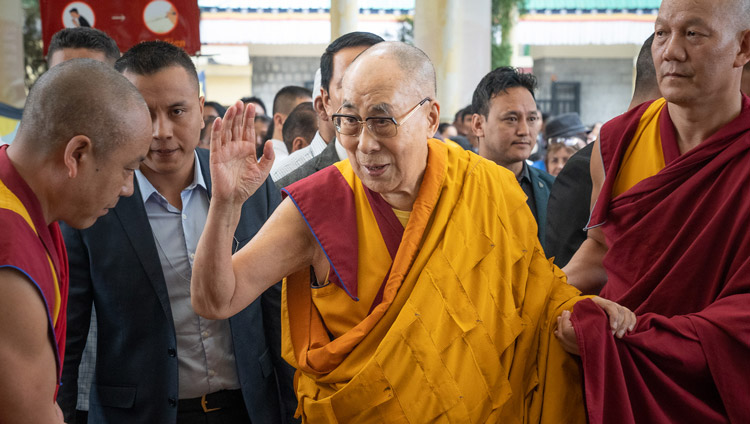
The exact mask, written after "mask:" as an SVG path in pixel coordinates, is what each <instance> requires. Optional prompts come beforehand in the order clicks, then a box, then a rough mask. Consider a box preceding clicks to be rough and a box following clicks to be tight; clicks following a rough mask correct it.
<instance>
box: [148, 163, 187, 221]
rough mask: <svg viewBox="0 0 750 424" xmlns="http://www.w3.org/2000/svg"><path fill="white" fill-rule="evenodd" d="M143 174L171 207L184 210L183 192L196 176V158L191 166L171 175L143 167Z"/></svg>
mask: <svg viewBox="0 0 750 424" xmlns="http://www.w3.org/2000/svg"><path fill="white" fill-rule="evenodd" d="M140 169H141V172H142V173H143V176H144V177H146V179H147V180H148V182H150V183H151V185H152V186H154V188H155V189H156V190H157V191H158V192H159V193H160V194H161V195H162V196H164V198H165V199H167V201H168V202H169V204H170V205H172V206H174V207H176V208H177V209H180V210H182V190H184V189H185V188H186V187H187V186H189V185H190V183H192V182H193V178H194V176H195V156H193V163H192V165H191V166H186V167H185V169H180V170H179V171H178V172H174V173H170V174H160V173H157V172H154V171H153V170H152V169H151V168H149V167H147V166H145V165H141V168H140Z"/></svg>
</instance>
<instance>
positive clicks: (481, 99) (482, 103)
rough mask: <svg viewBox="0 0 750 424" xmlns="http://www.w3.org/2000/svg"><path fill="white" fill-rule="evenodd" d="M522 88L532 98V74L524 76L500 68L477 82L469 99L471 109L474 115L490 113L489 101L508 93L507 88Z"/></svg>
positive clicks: (533, 88)
mask: <svg viewBox="0 0 750 424" xmlns="http://www.w3.org/2000/svg"><path fill="white" fill-rule="evenodd" d="M514 87H523V88H525V89H527V90H529V93H531V97H532V98H534V90H536V77H535V76H534V75H532V74H525V73H523V72H521V71H519V70H518V69H516V68H511V67H510V66H502V67H500V68H496V69H494V70H492V71H490V73H488V74H487V75H485V76H484V78H482V80H481V81H479V85H477V88H476V90H474V95H473V96H472V99H471V108H472V110H473V111H474V113H478V114H480V115H484V116H485V117H486V116H487V115H488V114H489V113H490V100H492V98H493V97H495V96H496V95H498V94H499V93H500V92H505V93H507V92H508V89H509V88H514Z"/></svg>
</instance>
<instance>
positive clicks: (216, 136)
mask: <svg viewBox="0 0 750 424" xmlns="http://www.w3.org/2000/svg"><path fill="white" fill-rule="evenodd" d="M225 116H226V115H225ZM222 121H223V120H222V119H221V118H216V119H214V122H213V124H211V141H210V142H209V149H210V150H211V153H212V154H214V153H215V152H216V151H217V150H218V149H219V148H220V147H221V145H222V141H221V126H222V123H223V122H222Z"/></svg>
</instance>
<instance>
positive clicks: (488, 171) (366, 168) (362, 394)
mask: <svg viewBox="0 0 750 424" xmlns="http://www.w3.org/2000/svg"><path fill="white" fill-rule="evenodd" d="M434 96H435V73H434V69H433V67H432V64H431V63H430V61H429V59H428V58H427V56H426V55H425V54H424V53H423V52H421V51H420V50H419V49H416V48H414V47H411V46H408V45H406V44H403V43H380V44H378V45H376V46H374V47H371V48H370V49H368V50H366V51H365V52H364V53H363V54H362V55H360V56H359V57H358V58H357V59H356V60H355V61H354V62H353V63H352V65H350V68H349V69H348V70H347V71H346V74H345V76H344V80H343V102H342V107H341V108H340V110H339V111H338V113H337V114H334V115H333V120H334V123H335V125H336V127H337V131H338V137H340V139H341V142H342V144H343V145H344V147H345V148H346V149H347V153H348V157H349V159H348V160H345V161H342V162H339V163H337V164H335V165H333V166H331V167H328V168H326V169H324V170H322V171H320V172H318V173H317V174H315V175H313V176H311V177H309V178H307V179H304V180H301V181H299V182H298V183H295V184H293V185H291V186H289V187H288V188H287V189H286V190H285V191H284V192H285V195H286V196H287V197H286V199H285V200H284V201H283V202H282V204H281V205H280V206H279V208H277V210H276V211H275V212H274V214H273V215H272V216H271V218H270V219H269V220H268V222H267V223H266V225H265V226H264V227H263V228H262V229H261V230H260V232H259V233H258V235H257V236H256V237H255V238H254V239H253V240H251V241H250V243H249V244H248V245H247V247H244V248H243V249H242V250H240V251H239V252H237V253H236V254H235V255H234V256H232V247H231V246H232V233H233V232H234V228H235V226H236V223H237V218H238V217H239V211H240V206H241V205H242V202H243V201H244V200H245V199H246V198H247V197H248V196H249V195H250V194H252V192H253V191H254V190H255V188H256V187H257V186H258V184H260V183H261V182H262V181H263V180H264V179H265V176H266V175H267V174H268V169H269V164H270V161H271V160H272V158H273V156H272V154H273V153H272V151H271V150H270V149H269V146H268V145H266V146H265V147H266V149H265V154H264V156H263V159H261V161H260V162H257V163H256V160H255V157H254V154H253V149H252V146H253V145H252V141H251V140H254V137H253V136H252V128H253V127H252V121H253V119H252V114H253V111H252V107H251V108H250V109H249V110H245V112H244V117H243V116H241V114H242V110H243V109H242V108H243V106H242V104H241V103H238V104H237V105H235V106H233V107H232V108H230V111H229V112H227V115H226V116H225V119H224V121H223V122H221V121H220V120H217V121H216V122H214V125H213V128H212V131H213V134H212V142H211V150H212V152H211V172H212V175H213V177H214V181H215V183H214V197H213V199H212V203H211V208H210V210H209V214H208V221H207V222H206V227H205V230H204V232H203V236H202V238H201V240H200V243H199V245H198V250H197V253H196V257H195V265H194V273H193V277H192V291H193V293H192V299H193V306H194V308H195V310H196V311H197V312H198V313H199V314H202V315H204V316H206V317H209V318H218V317H227V316H230V315H232V314H234V313H235V312H237V311H239V310H241V309H242V308H243V307H244V306H245V305H247V304H248V303H249V302H250V301H252V299H254V298H255V297H257V296H258V295H259V294H260V293H261V292H262V291H263V290H265V289H266V288H267V287H269V286H270V285H271V284H272V282H273V281H274V280H278V279H279V278H282V277H285V276H288V278H287V279H286V281H285V285H284V295H283V304H282V319H283V322H284V327H283V329H284V335H283V349H282V350H283V352H284V357H285V359H286V360H287V361H289V362H290V363H291V364H292V365H294V366H295V367H296V368H297V369H298V372H297V377H296V390H297V396H298V399H299V407H298V410H297V412H298V414H299V415H300V416H301V417H302V420H303V422H311V423H337V422H341V423H346V422H352V423H383V422H386V423H422V422H461V423H485V422H518V423H520V422H550V423H558V422H584V421H585V416H584V415H585V414H584V413H583V399H582V390H581V388H580V383H579V380H580V376H579V375H578V365H577V364H576V362H575V360H574V358H573V357H572V356H570V355H568V354H567V353H566V352H565V351H563V350H562V346H561V345H560V344H559V343H558V342H557V341H556V340H555V339H554V336H553V335H552V331H553V330H554V328H555V324H556V323H555V319H556V317H557V315H559V314H560V312H561V311H562V310H564V309H569V308H571V307H572V305H573V304H574V303H575V302H576V301H577V300H579V299H581V298H580V297H579V296H578V294H579V293H578V290H576V289H575V288H574V287H572V286H570V285H568V284H566V283H565V281H564V276H563V275H562V274H561V272H560V271H559V270H558V269H556V268H554V266H553V265H551V263H550V262H549V261H548V260H546V259H545V257H544V254H543V252H542V250H541V247H540V244H539V241H538V240H537V237H536V231H537V229H536V224H535V223H534V217H533V216H532V214H531V212H530V210H529V208H528V207H527V206H526V199H525V196H524V194H523V191H522V190H521V189H520V188H519V186H518V184H517V182H516V180H515V176H514V175H513V174H512V173H511V172H509V171H506V170H505V169H503V168H501V167H499V166H497V165H495V164H494V163H492V162H489V161H487V160H484V159H482V158H481V157H479V156H477V155H474V154H473V153H469V152H466V151H465V150H463V149H460V148H458V147H452V146H448V145H446V144H443V143H441V142H440V141H437V140H434V139H430V138H431V136H432V135H433V134H434V133H435V130H436V128H437V125H438V122H439V112H440V107H439V104H438V102H437V101H436V100H434ZM242 121H244V123H242ZM248 122H249V123H250V125H248V126H246V123H248ZM217 141H218V142H217ZM219 181H220V182H219ZM597 301H598V302H600V303H601V304H602V305H603V307H605V308H607V310H608V312H609V313H611V315H612V317H613V325H614V327H615V329H618V330H620V329H622V330H623V331H624V329H626V328H627V327H629V326H632V325H634V323H635V322H634V316H633V315H632V314H631V313H630V312H629V311H627V310H626V309H624V308H621V307H619V306H618V305H616V304H614V303H611V302H607V301H604V300H603V299H597Z"/></svg>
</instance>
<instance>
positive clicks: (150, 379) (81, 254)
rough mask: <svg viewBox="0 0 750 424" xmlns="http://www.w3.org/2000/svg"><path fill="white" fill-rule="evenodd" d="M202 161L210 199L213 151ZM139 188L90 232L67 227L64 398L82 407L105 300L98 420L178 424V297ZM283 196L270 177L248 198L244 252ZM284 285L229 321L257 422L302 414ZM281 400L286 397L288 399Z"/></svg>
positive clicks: (92, 413) (92, 405)
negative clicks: (286, 352)
mask: <svg viewBox="0 0 750 424" xmlns="http://www.w3.org/2000/svg"><path fill="white" fill-rule="evenodd" d="M198 159H199V161H200V164H201V170H202V172H203V177H204V179H205V181H206V184H207V188H208V191H209V196H210V193H211V180H210V176H209V164H208V151H207V150H203V149H198ZM135 186H136V187H135V193H134V194H133V195H132V196H131V197H127V198H122V199H120V201H119V202H118V204H117V206H116V207H115V208H114V209H113V210H112V211H110V212H109V214H107V215H106V216H104V217H102V218H100V219H99V220H98V221H97V222H96V224H94V225H93V226H92V227H90V228H88V229H86V230H74V229H72V228H70V227H67V226H63V235H64V237H65V244H66V246H67V250H68V258H69V262H70V293H69V298H68V332H67V342H66V354H65V361H64V366H63V377H62V381H63V386H62V387H61V389H60V395H59V398H58V401H59V403H60V406H61V407H62V409H63V411H65V413H66V415H70V413H71V411H73V410H75V407H76V398H77V391H78V381H77V380H78V365H79V363H80V359H81V354H82V351H83V348H84V346H85V343H86V336H87V333H88V329H89V321H90V316H91V305H92V303H93V304H94V305H95V306H96V316H97V326H98V329H97V331H98V334H97V352H96V372H95V378H94V382H93V384H92V387H91V394H90V402H89V422H91V423H123V424H124V423H128V424H130V423H174V422H175V420H176V413H177V399H178V368H177V355H179V352H177V341H176V336H175V328H174V322H173V320H172V312H171V308H170V303H169V295H168V292H167V286H166V283H165V280H164V275H163V272H162V268H161V263H160V260H159V254H158V251H157V248H156V245H155V243H154V238H153V235H152V232H151V227H150V224H149V221H148V217H147V215H146V209H145V207H144V205H143V200H142V198H141V194H140V189H139V188H138V185H137V180H136V181H135ZM279 202H280V194H279V191H278V190H277V189H276V187H275V186H274V184H273V182H272V181H271V180H270V179H268V180H267V181H266V182H265V183H264V184H263V186H262V187H261V188H260V189H258V191H257V192H256V193H255V194H254V195H253V196H252V197H251V198H250V199H249V200H248V201H247V202H246V203H245V205H244V206H243V208H242V218H241V219H240V223H239V225H238V227H237V230H236V232H235V238H236V241H235V242H234V244H235V246H233V247H234V248H235V249H238V248H240V247H242V246H243V245H245V244H246V243H247V242H248V241H249V240H250V239H251V238H252V237H253V236H254V235H255V233H256V232H257V231H258V230H259V229H260V227H261V226H262V225H263V223H264V222H265V221H266V219H267V218H268V216H270V214H271V212H273V210H274V208H275V207H276V206H277V205H278V204H279ZM280 294H281V289H280V284H276V285H275V286H273V287H272V288H270V289H269V290H268V291H266V292H265V293H264V294H263V295H262V296H261V298H259V299H258V300H256V301H255V302H253V303H252V304H251V305H249V306H248V307H247V308H245V309H244V310H242V311H241V312H240V313H238V314H237V315H235V316H234V317H232V318H230V319H229V324H230V328H231V332H232V341H233V344H234V354H235V359H236V363H237V373H238V377H239V382H240V385H241V388H242V394H243V397H244V399H245V404H246V406H247V409H248V412H249V414H250V418H251V420H252V421H253V422H254V423H278V422H286V421H288V419H289V418H290V417H292V415H293V414H294V408H296V399H295V397H294V393H293V388H292V376H293V369H292V368H291V367H290V366H289V365H288V364H286V363H285V362H284V361H283V360H282V359H281V356H280V350H281V336H280V333H281V323H280V320H281V314H280ZM280 399H281V401H280Z"/></svg>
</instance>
